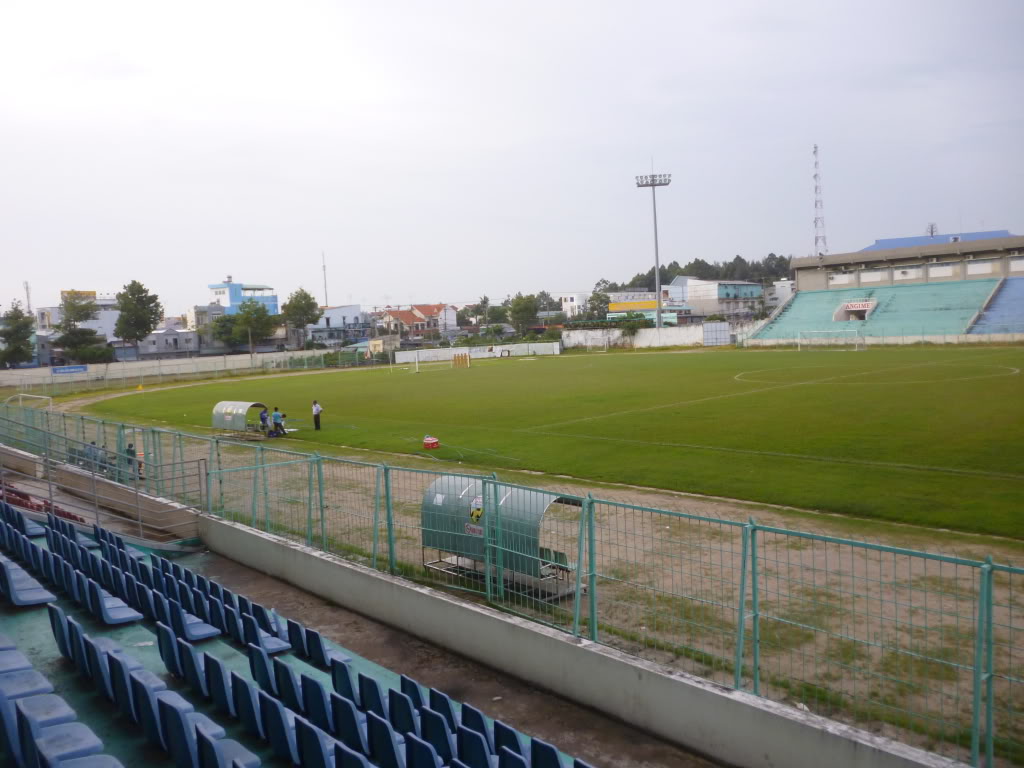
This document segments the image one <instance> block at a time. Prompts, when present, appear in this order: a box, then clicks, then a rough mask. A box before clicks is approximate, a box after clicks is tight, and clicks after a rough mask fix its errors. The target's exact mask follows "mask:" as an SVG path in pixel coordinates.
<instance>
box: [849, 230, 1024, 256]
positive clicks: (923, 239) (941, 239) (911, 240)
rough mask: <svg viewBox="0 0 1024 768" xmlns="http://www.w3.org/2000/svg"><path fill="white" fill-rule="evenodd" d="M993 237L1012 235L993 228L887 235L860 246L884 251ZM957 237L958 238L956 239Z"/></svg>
mask: <svg viewBox="0 0 1024 768" xmlns="http://www.w3.org/2000/svg"><path fill="white" fill-rule="evenodd" d="M995 237H1014V235H1012V234H1010V230H1008V229H993V230H991V231H989V232H960V233H956V234H946V235H921V236H919V237H888V238H885V239H883V240H875V242H874V245H869V246H868V247H867V248H861V253H863V252H864V251H884V250H888V249H889V248H913V247H916V246H921V245H946V244H947V243H957V242H961V243H965V242H967V241H969V240H991V239H992V238H995ZM958 238H959V239H958Z"/></svg>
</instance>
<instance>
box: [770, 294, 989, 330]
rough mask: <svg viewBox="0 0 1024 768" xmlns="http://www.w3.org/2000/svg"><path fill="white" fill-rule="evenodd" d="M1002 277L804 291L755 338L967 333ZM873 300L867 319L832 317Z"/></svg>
mask: <svg viewBox="0 0 1024 768" xmlns="http://www.w3.org/2000/svg"><path fill="white" fill-rule="evenodd" d="M997 283H998V281H997V280H992V279H984V280H957V281H952V282H948V283H921V284H918V285H895V286H882V287H878V288H844V289H835V290H824V291H800V292H799V293H797V294H796V296H794V297H793V300H792V301H790V302H789V304H788V305H787V306H786V307H785V309H783V310H782V312H781V313H780V314H779V316H778V317H776V318H775V319H774V320H773V321H772V322H770V323H768V324H767V325H766V326H765V327H764V328H762V329H761V330H760V331H758V332H757V333H756V334H755V335H754V338H757V339H796V338H798V337H799V336H800V333H801V332H806V331H810V332H815V331H817V332H823V331H836V330H858V331H860V333H861V335H863V336H908V335H926V336H933V335H934V336H941V335H947V334H948V335H957V334H962V333H966V331H967V326H968V325H969V324H970V322H971V319H972V318H974V316H975V315H976V314H977V313H978V312H979V311H981V308H982V306H983V305H984V303H985V300H986V299H988V297H989V295H990V294H991V293H992V290H993V288H995V287H996V285H997ZM850 301H874V302H875V306H874V308H873V309H872V311H871V312H870V313H869V314H868V316H867V319H866V320H841V321H837V320H834V319H833V316H834V314H835V313H836V312H837V311H838V310H839V309H840V307H842V305H843V304H844V303H846V302H850Z"/></svg>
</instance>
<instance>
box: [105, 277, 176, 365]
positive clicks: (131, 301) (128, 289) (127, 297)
mask: <svg viewBox="0 0 1024 768" xmlns="http://www.w3.org/2000/svg"><path fill="white" fill-rule="evenodd" d="M117 308H118V310H119V311H120V313H121V314H120V315H118V317H117V323H116V324H115V325H114V335H115V336H117V337H118V338H119V339H123V340H124V341H127V342H129V343H131V344H134V345H135V349H136V356H138V348H139V342H140V341H142V340H143V339H144V338H146V337H147V336H149V334H151V333H152V332H153V331H154V330H156V327H157V325H159V323H160V318H162V317H163V314H164V308H163V306H162V305H161V304H160V299H159V298H158V297H157V296H156V295H155V294H152V293H150V292H149V291H148V290H146V287H145V286H144V285H143V284H142V283H140V282H139V281H138V280H132V281H131V282H130V283H128V285H126V286H125V287H124V290H123V291H121V292H120V293H118V294H117Z"/></svg>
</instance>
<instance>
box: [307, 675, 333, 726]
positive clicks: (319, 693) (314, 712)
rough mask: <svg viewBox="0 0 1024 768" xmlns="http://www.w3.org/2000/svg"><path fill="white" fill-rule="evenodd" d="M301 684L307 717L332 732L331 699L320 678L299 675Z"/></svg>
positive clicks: (314, 723)
mask: <svg viewBox="0 0 1024 768" xmlns="http://www.w3.org/2000/svg"><path fill="white" fill-rule="evenodd" d="M299 684H300V686H301V688H302V711H303V712H305V714H306V717H307V718H309V721H310V722H311V723H312V724H313V725H315V726H316V727H317V728H319V729H320V730H322V731H327V732H328V733H330V732H332V731H333V728H334V724H333V722H332V720H331V700H330V699H328V698H327V691H326V690H325V689H324V687H323V685H322V684H321V683H320V681H319V680H315V679H313V678H312V677H310V676H309V675H302V674H300V675H299Z"/></svg>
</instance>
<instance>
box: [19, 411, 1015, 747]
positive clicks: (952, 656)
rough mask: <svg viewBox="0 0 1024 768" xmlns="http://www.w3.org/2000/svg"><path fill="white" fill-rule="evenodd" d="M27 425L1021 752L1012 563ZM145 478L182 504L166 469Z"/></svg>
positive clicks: (830, 700) (880, 717)
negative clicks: (197, 469)
mask: <svg viewBox="0 0 1024 768" xmlns="http://www.w3.org/2000/svg"><path fill="white" fill-rule="evenodd" d="M33 430H34V432H33ZM29 432H33V434H35V437H33V438H31V439H30V438H29ZM43 432H46V434H48V435H49V437H48V438H47V439H49V440H53V441H55V444H56V441H58V439H63V436H64V435H65V434H67V435H69V436H71V437H69V438H67V440H68V442H67V444H68V445H72V444H77V445H81V444H82V443H83V442H85V441H89V442H91V441H93V440H95V441H96V442H97V443H98V444H105V445H117V446H121V445H124V444H126V443H127V442H129V441H130V442H132V443H134V445H136V446H142V449H141V452H140V453H141V455H140V460H141V461H142V462H144V465H145V463H150V462H152V463H153V464H154V465H156V464H159V463H160V462H159V461H157V460H158V459H161V458H162V459H165V460H170V464H171V465H173V464H174V463H175V462H178V461H190V460H196V459H203V460H204V461H205V465H206V466H207V467H208V469H209V471H208V472H207V475H206V488H205V493H204V499H205V502H206V511H207V512H209V513H211V514H215V515H219V516H221V517H224V518H225V519H229V520H232V521H235V522H238V523H242V524H245V525H248V526H252V527H254V528H257V529H259V530H262V531H268V532H271V533H274V534H277V535H280V536H283V537H286V538H288V539H291V540H293V541H296V542H299V543H302V544H305V545H307V546H311V547H315V548H317V549H321V550H323V551H325V552H330V553H332V554H335V555H338V556H341V557H344V558H347V559H350V560H353V561H355V562H358V563H361V564H363V565H366V566H369V567H371V568H375V569H378V570H381V571H384V572H388V573H391V574H394V575H397V576H403V577H406V578H410V579H413V580H415V581H417V582H420V583H425V584H430V585H434V586H438V587H442V588H445V589H453V590H461V591H462V592H464V593H469V594H472V595H475V596H477V599H480V600H482V601H486V602H487V603H489V604H491V605H493V606H495V607H497V608H499V609H501V610H504V611H508V612H510V613H514V614H516V615H519V616H523V617H526V618H529V619H532V620H535V621H539V622H543V623H545V624H547V625H549V626H553V627H557V628H558V629H560V630H563V631H565V632H568V633H572V634H573V635H575V636H578V637H581V638H587V639H590V640H592V641H595V642H598V643H602V644H604V645H608V646H611V647H614V648H617V649H620V650H622V651H625V652H627V653H631V654H634V655H637V656H641V657H643V658H647V659H651V660H654V661H658V662H660V663H663V664H665V665H668V666H669V667H671V668H674V669H679V670H681V671H685V672H689V673H691V674H694V675H698V676H700V677H703V678H706V679H708V680H712V681H714V682H716V683H719V684H721V685H726V686H730V687H733V688H735V689H737V690H743V691H748V692H751V693H754V694H756V695H760V696H764V697H767V698H771V699H774V700H778V701H784V702H787V703H790V704H793V705H795V706H797V707H800V708H803V709H805V710H809V711H812V712H815V713H819V714H822V715H825V716H828V717H831V718H834V719H837V720H841V721H844V722H848V723H852V724H856V725H858V726H861V727H864V728H868V729H870V730H873V731H875V732H879V733H883V734H886V735H890V736H893V737H895V738H899V739H902V740H905V741H909V742H911V743H914V744H917V745H919V746H922V747H925V748H927V749H930V750H933V751H935V752H938V753H941V754H943V755H947V756H949V757H953V758H956V759H960V760H964V761H966V762H969V763H970V764H972V765H982V764H984V765H989V766H994V765H1021V764H1024V569H1022V568H1019V567H1014V566H1011V565H1002V564H1000V565H997V564H994V563H992V561H991V558H989V559H988V560H972V559H966V558H961V557H953V556H946V555H939V554H932V553H927V552H921V551H915V550H910V549H901V548H898V547H892V546H888V545H882V544H876V543H871V542H863V541H854V540H848V539H840V538H836V537H833V536H828V535H825V534H822V533H813V532H807V531H795V530H788V529H784V528H777V527H772V526H767V525H761V524H758V523H757V522H755V521H753V520H751V521H749V522H746V523H743V522H737V521H735V520H725V519H717V518H712V517H705V516H700V515H694V514H689V513H687V512H685V511H681V510H678V509H677V510H667V509H657V508H652V507H646V506H642V505H635V504H630V503H627V502H625V501H623V500H621V499H618V500H609V499H596V498H593V497H592V496H590V495H587V496H582V495H579V494H578V493H573V492H572V490H573V489H571V488H569V487H567V486H559V485H555V486H551V487H530V486H523V485H517V484H512V483H506V482H503V481H501V480H499V479H498V478H497V477H496V476H494V475H481V474H471V473H449V472H440V471H429V470H421V469H412V468H406V467H396V466H392V465H389V464H372V463H364V462H358V461H348V460H343V459H335V458H328V457H321V456H319V455H317V454H303V453H296V452H292V451H285V450H280V449H277V448H269V447H266V446H264V445H263V444H260V443H256V444H251V443H242V442H236V441H233V440H226V439H219V438H213V437H198V436H194V435H186V434H183V433H178V432H172V431H169V430H160V429H152V428H145V429H143V428H138V427H132V426H130V425H124V424H115V423H113V422H104V421H101V420H97V419H91V418H88V417H84V416H80V415H77V414H63V413H58V412H53V411H43V410H38V409H29V408H15V407H13V406H5V407H4V408H3V409H0V441H2V442H3V443H4V444H6V445H10V446H12V447H16V448H22V449H24V450H27V451H30V452H37V451H39V450H40V439H41V437H40V436H41V435H42V433H43ZM58 436H59V437H58ZM75 441H77V443H76V442H75ZM61 444H62V445H63V444H64V443H61ZM50 450H53V448H52V447H51V448H50ZM67 455H68V454H67V450H66V449H65V456H67ZM154 483H156V484H158V485H159V486H160V491H161V493H163V495H166V496H168V497H169V498H172V499H175V498H178V499H180V500H182V501H183V502H185V503H190V504H194V503H195V501H194V497H189V496H183V495H182V494H183V493H184V492H185V489H183V488H180V487H176V486H175V483H174V481H173V478H167V477H164V478H154Z"/></svg>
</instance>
